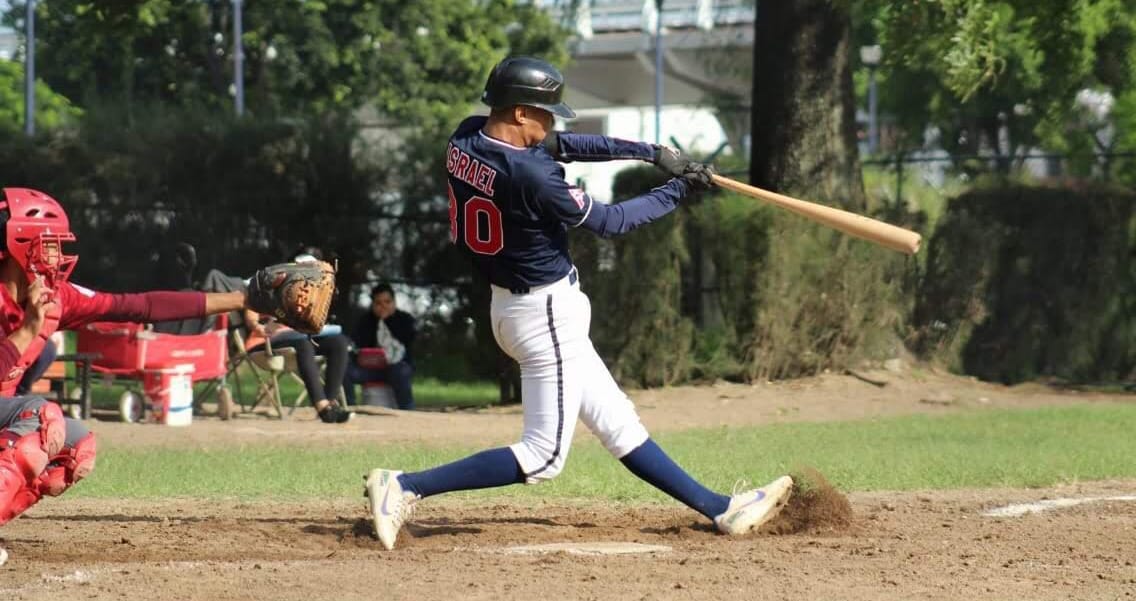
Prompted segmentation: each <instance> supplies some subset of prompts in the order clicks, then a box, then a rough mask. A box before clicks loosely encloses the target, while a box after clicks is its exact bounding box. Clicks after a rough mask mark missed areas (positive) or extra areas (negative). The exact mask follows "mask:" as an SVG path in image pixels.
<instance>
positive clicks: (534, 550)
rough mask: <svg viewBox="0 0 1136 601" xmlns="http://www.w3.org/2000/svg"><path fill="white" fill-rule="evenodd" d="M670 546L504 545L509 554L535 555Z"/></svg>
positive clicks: (628, 551) (658, 550)
mask: <svg viewBox="0 0 1136 601" xmlns="http://www.w3.org/2000/svg"><path fill="white" fill-rule="evenodd" d="M670 550H671V548H670V547H668V546H666V545H641V544H639V543H618V542H594V543H549V544H546V545H523V546H519V547H506V548H505V553H506V554H510V555H536V554H542V553H569V554H572V555H630V554H634V553H666V552H667V551H670Z"/></svg>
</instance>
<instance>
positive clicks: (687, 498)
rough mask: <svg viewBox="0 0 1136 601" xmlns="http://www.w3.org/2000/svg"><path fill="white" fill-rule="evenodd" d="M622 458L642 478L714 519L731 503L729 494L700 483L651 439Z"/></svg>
mask: <svg viewBox="0 0 1136 601" xmlns="http://www.w3.org/2000/svg"><path fill="white" fill-rule="evenodd" d="M619 461H620V462H622V463H623V465H625V466H627V469H629V470H631V473H633V474H635V475H636V476H639V478H640V479H642V480H644V481H646V482H647V483H648V484H650V485H651V486H654V487H655V488H657V489H659V490H661V491H663V492H665V493H667V494H668V495H670V496H672V497H674V498H675V499H678V500H679V501H681V502H682V503H683V504H685V505H686V506H687V507H690V508H691V509H693V510H695V511H697V512H698V513H701V514H702V515H704V516H706V517H708V518H710V519H711V520H712V519H714V518H715V517H716V516H718V515H720V514H722V513H724V512H725V511H726V507H728V506H729V505H730V498H729V497H727V496H725V495H720V494H718V493H716V492H714V491H712V490H709V489H707V488H706V487H705V486H702V485H701V484H699V483H698V482H697V481H696V480H695V479H694V478H691V477H690V474H687V473H686V472H685V471H683V469H682V468H681V467H679V466H678V465H677V464H676V463H675V462H674V461H672V460H671V458H670V457H668V456H667V454H666V453H664V452H663V450H662V449H660V448H659V445H657V444H655V441H653V440H651V439H650V438H648V439H647V442H645V443H643V444H641V445H639V447H638V448H636V449H635V450H634V451H631V452H630V453H628V454H627V455H624V456H623V459H620V460H619Z"/></svg>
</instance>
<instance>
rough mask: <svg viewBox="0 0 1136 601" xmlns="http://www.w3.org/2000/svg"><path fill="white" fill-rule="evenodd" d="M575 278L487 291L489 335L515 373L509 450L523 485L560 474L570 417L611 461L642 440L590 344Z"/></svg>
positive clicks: (628, 405)
mask: <svg viewBox="0 0 1136 601" xmlns="http://www.w3.org/2000/svg"><path fill="white" fill-rule="evenodd" d="M573 275H574V274H573ZM574 279H575V278H574V277H573V278H571V279H569V278H567V277H566V278H564V279H562V280H560V281H558V282H555V283H552V284H548V285H546V286H538V287H536V288H533V289H532V290H531V291H530V292H528V293H526V294H514V293H512V292H510V291H509V290H507V289H504V288H499V287H497V286H494V287H493V300H492V305H491V308H490V316H491V318H492V325H493V335H494V337H495V338H496V339H497V344H498V345H500V346H501V349H502V350H504V351H505V353H507V354H508V355H509V356H510V357H512V358H513V359H515V360H516V361H517V363H518V364H520V367H521V403H522V407H523V410H524V432H523V433H522V435H521V441H520V442H519V443H517V444H514V445H512V446H510V447H509V448H510V449H512V451H513V454H514V455H516V457H517V462H518V463H519V464H520V466H521V469H522V470H524V473H525V481H526V483H528V484H536V483H538V482H541V481H544V480H551V479H552V478H555V477H556V475H557V474H559V473H560V470H562V469H563V468H564V462H565V460H566V459H567V457H568V449H569V447H570V446H571V444H572V435H573V433H574V432H575V429H576V418H577V417H579V418H580V419H581V420H583V422H584V425H585V426H587V427H588V429H589V430H591V431H592V432H593V433H594V434H595V435H596V436H597V437H598V438H599V439H600V442H602V443H603V445H604V447H605V448H607V450H608V451H609V452H610V453H611V454H612V455H614V456H615V457H616V458H621V457H623V456H624V455H626V454H628V453H630V452H631V451H633V450H635V449H636V448H637V447H639V446H640V445H642V444H643V443H644V442H646V441H647V437H648V434H647V430H646V428H644V427H643V424H642V423H641V422H640V421H639V415H638V413H636V411H635V405H634V404H633V403H632V402H631V399H629V398H627V395H626V394H624V392H623V391H622V390H620V389H619V386H618V385H617V384H616V383H615V380H614V379H613V378H612V376H611V373H610V372H609V371H608V370H607V366H606V365H604V363H603V360H602V359H600V356H599V355H598V354H597V353H596V349H595V347H593V346H592V341H591V339H590V338H589V337H588V328H589V327H590V325H591V320H592V306H591V303H590V302H589V301H588V297H587V296H586V295H585V294H584V293H583V292H581V291H580V288H579V285H578V283H575V282H573V281H572V280H574Z"/></svg>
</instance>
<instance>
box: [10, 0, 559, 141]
mask: <svg viewBox="0 0 1136 601" xmlns="http://www.w3.org/2000/svg"><path fill="white" fill-rule="evenodd" d="M243 6H244V10H243V19H242V25H243V29H244V32H243V37H242V46H243V48H244V53H245V56H244V59H245V86H246V93H247V107H248V109H249V111H250V112H256V113H260V114H264V115H273V114H283V115H292V114H298V113H299V114H302V113H309V112H320V111H325V110H329V109H332V108H340V109H343V108H346V109H355V108H358V107H361V106H363V105H366V104H373V105H374V106H375V107H376V108H377V109H378V112H379V113H380V114H381V115H383V116H385V117H389V118H391V119H394V120H397V121H399V122H410V123H414V124H415V125H424V126H435V127H437V126H439V124H440V123H445V122H448V121H450V120H452V118H453V116H454V114H455V111H458V112H460V109H461V108H462V107H464V106H466V105H468V104H469V101H470V99H471V96H470V94H469V93H468V91H469V90H470V89H471V88H474V87H476V86H478V85H479V84H480V83H482V82H483V78H484V76H485V74H486V73H487V72H488V67H489V65H491V64H492V63H493V62H494V61H495V60H497V59H498V58H500V57H501V56H503V55H504V53H505V52H506V51H507V50H509V49H510V48H512V49H515V50H520V51H528V52H541V53H548V52H550V51H551V53H552V55H553V56H552V58H553V59H562V58H563V50H562V49H557V48H556V45H558V44H560V43H561V42H562V40H563V36H562V34H561V33H560V31H559V30H558V28H556V27H555V26H554V25H553V24H551V23H550V22H549V20H548V18H547V17H546V16H545V15H544V13H543V12H541V11H540V10H539V9H537V8H535V7H533V6H531V5H524V6H517V5H516V4H515V3H514V2H513V1H512V0H488V1H486V2H479V1H474V0H466V1H460V2H453V1H450V0H421V1H419V2H415V3H413V5H407V4H406V3H404V2H402V1H401V0H379V1H369V0H309V1H304V0H246V1H245V2H244V3H243ZM36 10H37V13H36V15H37V17H36V18H37V31H38V32H39V34H38V35H39V41H40V45H39V48H38V54H37V58H38V61H39V63H40V65H41V72H42V74H43V77H44V78H45V79H46V81H48V83H49V84H51V86H52V87H54V88H56V89H58V90H59V91H60V92H61V93H62V94H64V95H65V96H67V97H69V98H73V99H76V100H78V101H80V102H81V103H83V104H86V103H91V102H95V101H96V99H98V98H102V99H113V100H115V101H117V102H124V103H126V104H127V105H128V106H129V105H130V104H131V103H134V102H141V103H144V104H147V103H151V102H162V103H166V104H174V105H179V106H204V107H212V108H216V109H228V108H229V107H230V106H231V104H232V101H231V98H232V91H231V89H230V88H231V86H232V81H233V67H232V58H233V55H232V52H233V44H232V30H233V11H232V3H231V2H230V0H204V1H200V2H181V1H177V0H135V1H130V2H92V1H90V0H52V1H51V2H43V3H40V4H38V5H37V8H36ZM23 13H24V8H23V6H20V5H15V6H13V7H12V9H11V10H10V11H9V13H8V15H7V21H8V22H9V23H11V24H14V25H17V26H18V25H19V24H20V21H21V19H22V15H23Z"/></svg>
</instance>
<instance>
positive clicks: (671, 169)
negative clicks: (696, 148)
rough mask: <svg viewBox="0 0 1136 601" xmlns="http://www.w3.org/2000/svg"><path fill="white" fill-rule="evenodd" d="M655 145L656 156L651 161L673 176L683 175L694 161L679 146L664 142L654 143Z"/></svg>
mask: <svg viewBox="0 0 1136 601" xmlns="http://www.w3.org/2000/svg"><path fill="white" fill-rule="evenodd" d="M652 146H654V147H655V158H654V160H652V161H651V162H653V163H654V164H655V166H657V167H658V168H659V169H661V170H663V171H664V172H665V173H667V174H668V175H670V176H671V177H682V176H683V175H684V174H685V173H686V171H687V167H689V166H690V165H691V164H692V163H694V161H692V160H691V159H690V157H689V156H687V155H686V154H685V153H684V152H682V151H681V150H678V149H677V148H671V147H670V146H665V145H662V144H652Z"/></svg>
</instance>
